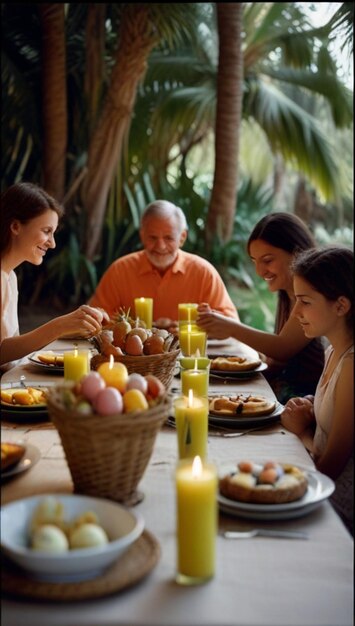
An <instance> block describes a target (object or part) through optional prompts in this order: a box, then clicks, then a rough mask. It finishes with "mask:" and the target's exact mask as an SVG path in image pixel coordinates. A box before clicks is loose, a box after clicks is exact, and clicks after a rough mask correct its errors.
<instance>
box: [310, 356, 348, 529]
mask: <svg viewBox="0 0 355 626" xmlns="http://www.w3.org/2000/svg"><path fill="white" fill-rule="evenodd" d="M332 353H333V348H332V346H329V347H328V348H327V350H326V353H325V366H324V370H323V374H322V376H321V377H320V379H319V382H318V385H317V389H316V393H315V396H314V414H315V417H316V421H317V427H316V431H315V434H314V438H313V455H314V457H315V458H316V459H317V457H319V456H320V455H321V454H322V453H323V452H324V450H325V447H326V445H327V441H328V436H329V433H330V429H331V425H332V419H333V412H334V397H335V388H336V385H337V382H338V378H339V374H340V371H341V368H342V364H343V362H344V360H345V359H352V360H354V346H350V348H348V350H346V352H344V354H343V355H342V356H341V358H340V359H339V362H338V363H337V365H336V367H335V369H334V372H333V373H332V375H331V377H330V378H329V380H328V381H327V382H323V378H324V372H325V369H326V366H327V363H329V359H330V357H331V355H332ZM353 474H354V458H353V457H351V458H350V459H349V461H348V462H347V464H346V466H345V468H344V469H343V471H342V473H341V474H340V476H338V478H337V480H336V481H335V491H334V493H333V495H332V496H331V498H330V500H331V502H332V504H333V505H334V508H335V509H336V510H337V511H338V513H340V515H341V516H342V517H343V519H344V521H346V522H349V524H347V525H349V526H350V527H352V523H353V522H352V520H353V503H354V500H353Z"/></svg>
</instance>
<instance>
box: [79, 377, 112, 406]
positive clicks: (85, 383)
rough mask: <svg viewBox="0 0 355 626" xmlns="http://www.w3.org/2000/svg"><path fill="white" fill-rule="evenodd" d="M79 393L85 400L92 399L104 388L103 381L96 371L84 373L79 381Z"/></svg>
mask: <svg viewBox="0 0 355 626" xmlns="http://www.w3.org/2000/svg"><path fill="white" fill-rule="evenodd" d="M80 383H81V387H80V390H81V393H82V395H83V396H84V398H86V399H87V400H90V401H92V400H93V399H94V398H95V397H96V396H97V394H98V393H99V391H101V389H105V386H106V384H105V381H104V379H103V378H102V376H100V374H98V372H90V373H89V374H86V376H84V377H83V378H82V379H81V381H80Z"/></svg>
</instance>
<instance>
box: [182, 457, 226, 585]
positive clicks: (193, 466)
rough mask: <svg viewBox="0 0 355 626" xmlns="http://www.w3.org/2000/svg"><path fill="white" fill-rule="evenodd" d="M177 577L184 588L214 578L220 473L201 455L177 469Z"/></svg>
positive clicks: (183, 462)
mask: <svg viewBox="0 0 355 626" xmlns="http://www.w3.org/2000/svg"><path fill="white" fill-rule="evenodd" d="M176 509H177V515H176V538H177V576H176V581H177V582H178V583H180V584H183V585H193V584H199V583H203V582H205V581H207V580H209V579H210V578H212V577H213V575H214V573H215V561H216V535H217V472H216V469H215V467H214V466H213V465H211V464H202V463H201V459H200V458H199V457H198V456H197V457H195V458H194V460H193V461H192V459H191V460H190V461H180V463H179V464H178V467H177V470H176Z"/></svg>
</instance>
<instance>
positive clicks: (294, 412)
mask: <svg viewBox="0 0 355 626" xmlns="http://www.w3.org/2000/svg"><path fill="white" fill-rule="evenodd" d="M314 423H315V417H314V411H313V402H312V401H311V400H310V399H309V398H307V397H305V398H291V399H290V400H288V402H287V403H286V405H285V409H284V411H283V412H282V414H281V424H282V425H283V426H284V427H285V428H287V430H289V431H290V432H291V433H294V434H295V435H298V436H300V435H301V434H302V433H303V432H304V431H305V430H307V429H308V428H309V427H310V426H312V425H313V424H314Z"/></svg>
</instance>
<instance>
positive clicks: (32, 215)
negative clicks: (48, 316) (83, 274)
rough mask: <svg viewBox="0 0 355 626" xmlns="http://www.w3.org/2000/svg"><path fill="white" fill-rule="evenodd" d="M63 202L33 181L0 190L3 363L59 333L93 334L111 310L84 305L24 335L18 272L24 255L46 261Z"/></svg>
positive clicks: (0, 352) (36, 262)
mask: <svg viewBox="0 0 355 626" xmlns="http://www.w3.org/2000/svg"><path fill="white" fill-rule="evenodd" d="M62 215H63V208H62V207H61V205H60V204H59V203H58V202H56V200H54V198H52V197H51V196H50V195H49V194H47V193H46V192H45V191H44V190H43V189H41V188H40V187H37V186H36V185H33V184H31V183H17V184H15V185H12V186H11V187H9V189H7V190H6V191H5V192H4V193H3V194H2V195H1V234H0V252H1V344H0V366H3V365H5V364H7V367H8V366H9V365H10V363H11V362H12V361H15V360H17V359H20V358H22V357H24V356H26V355H27V354H29V353H30V352H32V351H33V350H38V349H40V348H42V347H43V346H45V345H47V344H48V343H50V342H51V341H54V340H56V339H59V338H60V337H65V336H71V335H75V336H78V337H90V336H92V335H93V334H94V333H96V332H98V331H99V330H101V322H102V320H103V317H107V316H106V314H105V313H104V312H102V311H99V310H98V309H94V308H93V307H89V306H87V305H83V306H81V307H79V308H78V309H76V310H75V311H73V312H72V313H68V314H67V315H62V316H60V317H57V318H55V319H53V320H50V321H49V322H47V323H46V324H43V325H42V326H40V327H39V328H36V329H35V330H32V331H31V332H28V333H25V334H23V335H20V334H19V325H18V313H17V306H18V288H17V277H16V273H15V271H14V270H15V269H16V267H18V266H19V265H20V264H21V263H23V262H24V261H27V262H28V263H32V264H33V265H41V263H42V262H43V259H44V257H45V255H46V253H47V251H48V250H49V249H51V248H55V240H54V233H55V231H56V229H57V226H58V220H59V218H60V217H61V216H62Z"/></svg>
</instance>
